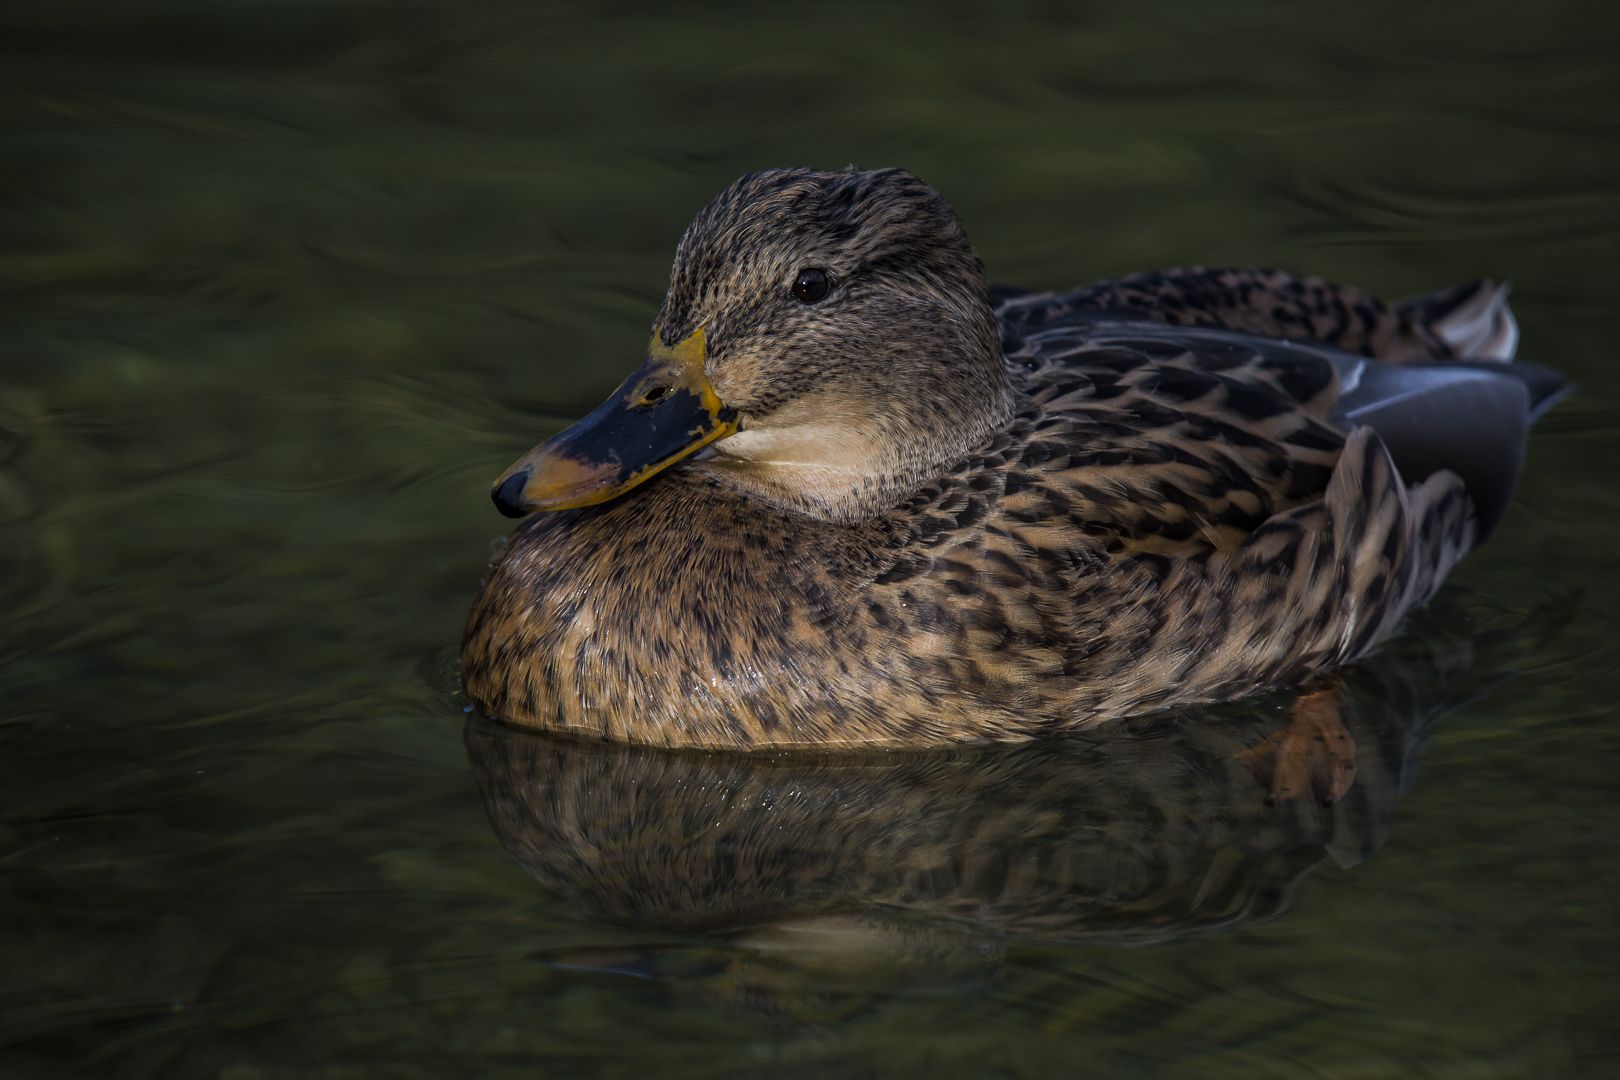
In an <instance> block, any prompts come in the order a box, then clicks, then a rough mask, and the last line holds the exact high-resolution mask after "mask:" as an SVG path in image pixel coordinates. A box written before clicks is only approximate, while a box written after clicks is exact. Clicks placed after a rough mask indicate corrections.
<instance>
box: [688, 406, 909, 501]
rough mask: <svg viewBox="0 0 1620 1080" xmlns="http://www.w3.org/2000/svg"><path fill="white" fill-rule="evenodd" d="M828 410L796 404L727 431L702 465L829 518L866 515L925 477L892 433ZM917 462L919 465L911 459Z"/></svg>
mask: <svg viewBox="0 0 1620 1080" xmlns="http://www.w3.org/2000/svg"><path fill="white" fill-rule="evenodd" d="M838 411H839V412H840V413H842V415H839V416H837V417H833V416H829V415H827V410H826V408H825V404H824V403H823V405H822V406H821V407H804V406H799V405H798V404H797V403H795V405H789V406H788V407H786V408H784V409H780V410H777V411H776V412H775V413H773V414H772V415H771V416H770V418H769V420H768V421H767V422H766V423H764V424H761V425H759V426H750V425H749V424H748V423H747V421H746V419H745V421H744V425H743V429H742V430H741V431H739V432H737V433H736V434H735V435H732V436H729V437H728V438H725V439H722V440H720V441H719V442H717V443H714V444H713V445H712V446H711V447H709V448H708V450H709V452H705V453H704V454H703V455H702V459H701V462H700V463H699V467H700V468H703V469H706V470H709V471H711V472H712V473H713V474H714V475H716V476H717V477H718V478H720V479H722V480H724V481H726V482H727V483H729V484H731V485H733V486H735V487H737V488H739V489H741V490H743V491H745V492H748V493H750V494H752V495H755V496H757V497H760V498H762V499H764V500H765V501H766V502H769V503H771V504H773V505H775V506H776V507H778V508H779V509H782V510H786V511H789V512H794V513H800V514H806V515H808V516H810V517H814V518H818V519H821V520H824V521H840V522H854V521H861V520H866V519H868V518H871V517H874V516H876V515H877V514H881V513H883V512H884V511H886V510H890V509H892V508H893V507H894V506H896V505H898V504H899V503H900V501H901V500H902V499H903V498H904V496H905V495H906V494H907V493H909V492H910V491H911V490H912V489H913V488H914V487H915V486H916V484H917V483H918V482H919V480H920V479H921V478H920V477H918V476H917V475H916V472H917V469H916V467H915V463H911V462H907V461H905V458H904V451H903V450H901V448H900V447H898V446H896V445H895V440H894V439H893V437H892V436H890V437H887V438H886V437H884V433H883V432H882V431H881V429H880V426H879V425H878V424H877V423H876V422H874V421H873V420H872V419H871V418H870V417H868V416H865V415H860V414H859V413H858V411H857V410H850V409H840V410H838ZM908 465H910V466H911V467H908Z"/></svg>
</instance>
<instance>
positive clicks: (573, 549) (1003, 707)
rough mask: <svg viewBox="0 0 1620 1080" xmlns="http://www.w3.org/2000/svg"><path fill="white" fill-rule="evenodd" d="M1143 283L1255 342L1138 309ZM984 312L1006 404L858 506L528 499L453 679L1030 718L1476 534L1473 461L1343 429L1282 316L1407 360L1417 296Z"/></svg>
mask: <svg viewBox="0 0 1620 1080" xmlns="http://www.w3.org/2000/svg"><path fill="white" fill-rule="evenodd" d="M1144 311H1145V312H1148V313H1149V314H1148V316H1147V317H1148V318H1149V319H1150V321H1153V322H1158V323H1162V324H1169V325H1189V326H1215V327H1223V328H1227V329H1234V330H1241V331H1247V332H1250V333H1254V334H1259V335H1264V336H1265V337H1266V338H1269V339H1272V340H1269V341H1265V342H1257V343H1256V344H1255V345H1254V346H1253V347H1241V346H1236V345H1232V344H1223V345H1214V344H1211V343H1210V342H1209V341H1207V340H1203V341H1201V340H1199V339H1198V338H1197V337H1196V335H1189V337H1188V339H1187V342H1186V343H1185V345H1184V346H1183V345H1181V344H1177V343H1176V342H1174V341H1173V340H1171V341H1167V340H1166V338H1165V337H1164V336H1163V335H1162V334H1161V335H1157V336H1152V337H1148V336H1144V335H1141V334H1140V333H1138V334H1136V335H1133V334H1132V330H1131V327H1132V322H1131V319H1141V318H1143V317H1144V316H1143V315H1142V314H1141V313H1142V312H1144ZM1098 312H1115V313H1117V314H1119V315H1122V316H1127V317H1125V318H1120V319H1115V320H1113V321H1109V320H1108V319H1106V318H1099V317H1098V314H1097V313H1098ZM998 315H999V317H1000V323H1001V329H1002V335H1003V339H1004V344H1005V346H1006V347H1007V354H1006V363H1007V365H1008V367H1009V371H1010V373H1011V375H1012V383H1013V385H1015V386H1017V387H1018V390H1019V402H1020V404H1019V407H1018V410H1017V412H1016V415H1015V416H1014V417H1013V419H1012V420H1011V421H1010V422H1009V423H1007V424H1006V425H1005V426H1003V427H1002V429H1001V430H1000V431H999V432H997V433H996V434H995V435H994V436H992V437H991V438H990V439H989V440H987V441H986V442H985V443H984V444H982V445H980V446H978V447H976V448H975V449H974V450H973V451H972V452H971V453H969V454H967V455H965V456H963V457H962V458H961V459H960V460H959V461H957V462H956V463H955V464H954V465H953V466H951V467H950V468H948V469H946V470H945V471H944V472H943V473H942V474H941V475H939V476H938V477H937V478H936V479H934V480H933V481H931V482H929V483H927V484H925V485H924V486H922V487H921V488H920V489H919V490H917V491H916V493H915V494H914V495H913V496H912V497H911V498H910V499H909V500H908V501H906V502H905V503H904V504H903V505H901V506H899V507H898V508H896V509H893V510H892V511H889V512H888V513H885V514H883V515H880V516H878V517H876V518H875V519H873V520H870V521H864V522H860V523H856V524H840V523H834V522H826V521H817V520H813V519H809V518H784V516H783V515H782V513H781V512H780V511H778V510H776V509H774V508H771V507H767V506H763V505H761V504H759V503H758V502H757V501H755V500H752V499H749V498H747V497H746V496H744V495H741V494H739V492H738V491H736V490H735V489H734V488H732V487H731V486H729V485H728V483H727V481H726V478H725V476H724V474H723V471H722V470H718V469H715V468H712V467H709V466H707V465H706V464H704V463H702V462H689V463H686V464H683V465H680V466H676V467H675V468H672V469H671V470H669V472H668V473H666V474H664V475H662V476H660V477H658V478H656V479H655V480H654V481H652V482H650V483H648V484H646V485H644V486H643V487H641V488H638V489H636V490H634V491H632V492H630V493H629V494H628V495H626V496H624V497H622V498H620V499H618V500H615V501H613V502H611V503H607V504H603V505H600V506H595V507H589V508H585V509H582V510H571V511H563V512H560V513H555V514H546V515H540V516H539V517H537V518H535V519H531V520H530V521H528V522H526V523H525V524H524V525H523V526H522V527H520V528H519V530H518V531H517V533H516V534H515V535H514V536H513V537H512V539H511V541H510V542H509V543H508V544H507V546H506V548H505V549H504V550H503V551H502V553H501V555H500V556H499V558H498V559H497V560H496V562H495V563H494V565H493V566H492V567H491V569H490V573H489V577H488V579H487V580H486V584H485V588H484V590H483V592H482V593H481V595H480V598H479V601H478V603H477V604H476V605H475V607H474V610H473V612H472V614H471V617H470V619H469V622H468V626H467V632H466V637H465V640H464V645H463V650H462V658H463V659H462V663H463V677H464V682H465V686H466V689H467V693H468V695H469V697H470V698H471V700H472V701H473V703H474V704H475V705H476V706H477V707H478V708H479V709H481V710H482V711H484V712H485V713H486V714H488V715H491V716H495V717H498V718H501V719H503V720H506V721H508V722H510V723H514V724H518V725H522V726H532V727H537V728H544V729H554V730H567V731H571V732H576V733H581V734H588V735H597V736H602V737H606V738H612V739H617V740H626V741H633V742H640V743H650V744H655V745H669V746H699V747H729V748H756V747H773V746H774V747H782V746H836V745H911V746H915V745H927V744H934V743H943V742H951V741H959V740H975V739H997V740H1009V739H1025V738H1031V737H1036V736H1039V735H1043V734H1047V733H1051V732H1055V731H1059V730H1063V729H1069V728H1079V727H1089V726H1092V725H1095V724H1098V723H1101V722H1103V721H1105V720H1108V719H1110V718H1112V717H1117V716H1123V715H1127V714H1130V713H1136V712H1141V711H1143V710H1147V709H1153V708H1159V707H1165V706H1171V705H1176V704H1181V703H1186V702H1193V701H1207V700H1221V699H1229V698H1234V697H1239V696H1243V695H1247V694H1251V693H1254V692H1256V691H1258V690H1261V689H1263V688H1265V687H1269V686H1277V685H1289V684H1293V683H1297V682H1299V681H1302V680H1303V679H1305V678H1308V677H1309V676H1310V675H1312V674H1314V673H1317V672H1322V671H1327V670H1331V669H1333V668H1335V667H1339V666H1341V665H1343V664H1345V663H1348V662H1350V661H1352V660H1354V659H1356V658H1357V657H1359V656H1361V655H1363V654H1365V653H1366V652H1367V651H1368V650H1370V649H1372V648H1373V647H1374V646H1376V645H1377V644H1378V643H1379V642H1380V641H1381V640H1383V639H1384V638H1386V637H1387V636H1388V635H1389V634H1391V633H1392V632H1394V630H1395V629H1396V627H1397V625H1398V624H1399V622H1400V620H1401V619H1402V617H1403V616H1404V615H1405V614H1406V613H1407V612H1409V611H1410V610H1411V609H1412V608H1414V607H1415V606H1416V605H1418V604H1420V603H1422V602H1423V601H1424V600H1425V599H1426V598H1427V597H1428V596H1429V595H1430V594H1432V592H1433V591H1434V589H1435V588H1437V587H1438V585H1439V584H1440V582H1441V581H1442V580H1443V579H1444V578H1445V576H1446V574H1447V572H1448V571H1449V570H1450V569H1451V567H1452V565H1453V564H1454V563H1455V562H1456V560H1457V559H1458V558H1459V557H1460V556H1461V555H1462V554H1463V553H1464V552H1465V551H1467V549H1468V548H1469V547H1470V546H1471V544H1472V543H1473V540H1474V534H1475V527H1474V523H1473V514H1472V506H1471V504H1470V502H1469V500H1468V497H1467V495H1466V493H1465V491H1464V490H1463V487H1462V484H1461V482H1460V481H1459V480H1457V478H1456V477H1455V476H1454V475H1452V474H1451V473H1448V472H1441V473H1437V474H1435V475H1434V476H1432V477H1430V478H1429V479H1428V480H1427V481H1425V482H1424V483H1422V484H1420V485H1415V486H1412V487H1407V486H1405V485H1404V484H1403V483H1402V482H1401V480H1400V477H1399V475H1398V473H1397V472H1396V470H1395V468H1394V466H1393V464H1392V463H1391V461H1390V459H1389V456H1388V454H1387V453H1386V452H1385V450H1384V448H1383V445H1382V443H1381V442H1380V440H1379V439H1378V437H1377V435H1376V434H1374V433H1373V432H1372V431H1371V430H1370V429H1359V430H1357V431H1355V432H1350V433H1346V432H1343V431H1340V430H1338V429H1336V428H1335V427H1334V426H1333V424H1332V422H1331V421H1330V412H1331V410H1332V407H1333V404H1334V402H1335V400H1336V398H1337V394H1338V383H1337V377H1336V375H1335V373H1334V370H1333V368H1332V366H1331V365H1330V364H1329V363H1328V362H1327V361H1326V360H1325V359H1323V358H1321V357H1320V356H1319V355H1317V354H1315V353H1314V352H1312V351H1311V350H1309V349H1294V348H1290V347H1289V346H1287V345H1286V344H1284V343H1283V342H1282V341H1281V340H1278V339H1283V338H1287V337H1290V336H1298V337H1302V338H1303V337H1311V338H1315V339H1316V340H1319V341H1325V342H1327V343H1329V344H1333V345H1336V346H1338V347H1340V348H1343V349H1346V350H1347V351H1354V352H1360V353H1363V354H1366V355H1376V356H1382V357H1385V358H1393V359H1401V360H1411V359H1419V358H1420V357H1419V356H1418V355H1417V354H1418V353H1419V352H1420V351H1422V350H1424V349H1425V348H1426V346H1425V345H1424V335H1423V333H1422V328H1421V326H1419V327H1418V328H1417V330H1415V331H1414V330H1413V329H1412V326H1414V325H1416V322H1417V319H1416V317H1415V316H1413V315H1410V314H1408V315H1403V314H1401V313H1400V312H1397V311H1393V310H1391V309H1389V308H1387V307H1385V306H1384V305H1382V304H1381V303H1379V302H1378V301H1376V300H1373V299H1372V298H1370V297H1368V296H1366V294H1363V293H1359V292H1356V291H1353V290H1342V289H1336V288H1335V287H1333V286H1328V285H1326V284H1325V283H1322V282H1320V281H1318V280H1316V279H1311V278H1295V277H1291V276H1287V275H1280V274H1278V273H1277V272H1272V271H1226V270H1213V271H1203V270H1196V271H1178V272H1169V273H1166V274H1161V275H1138V276H1135V277H1132V278H1126V279H1121V280H1120V281H1118V282H1112V283H1103V284H1101V285H1097V286H1091V287H1089V288H1087V289H1081V290H1077V291H1076V292H1074V293H1069V294H1064V295H1042V296H1026V297H1020V298H1018V299H1015V300H1011V301H1008V302H1004V303H1003V304H1002V306H1001V308H1000V309H999V311H998ZM1444 354H1445V349H1444V345H1443V343H1441V344H1437V345H1434V346H1432V351H1426V352H1423V355H1426V356H1435V355H1444Z"/></svg>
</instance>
